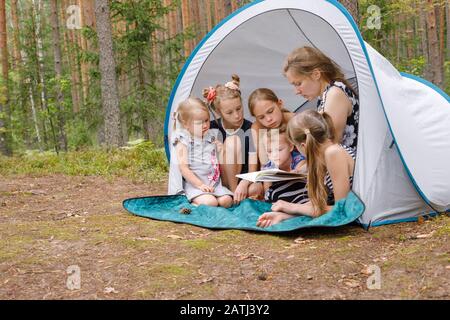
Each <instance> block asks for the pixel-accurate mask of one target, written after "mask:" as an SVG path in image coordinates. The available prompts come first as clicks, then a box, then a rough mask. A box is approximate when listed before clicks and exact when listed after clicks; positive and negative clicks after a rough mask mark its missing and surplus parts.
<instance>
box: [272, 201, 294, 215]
mask: <svg viewBox="0 0 450 320" xmlns="http://www.w3.org/2000/svg"><path fill="white" fill-rule="evenodd" d="M272 210H273V211H278V212H286V213H290V214H298V213H299V212H298V209H297V207H296V204H295V203H290V202H287V201H284V200H278V201H277V202H275V203H274V204H272Z"/></svg>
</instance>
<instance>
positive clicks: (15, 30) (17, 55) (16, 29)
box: [11, 0, 22, 66]
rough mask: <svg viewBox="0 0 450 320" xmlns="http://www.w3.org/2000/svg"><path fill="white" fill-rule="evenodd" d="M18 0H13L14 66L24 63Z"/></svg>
mask: <svg viewBox="0 0 450 320" xmlns="http://www.w3.org/2000/svg"><path fill="white" fill-rule="evenodd" d="M17 1H18V0H11V20H12V24H13V42H14V43H13V53H14V60H13V61H14V63H13V65H14V66H20V65H21V64H22V54H21V52H20V38H19V30H20V28H19V19H18V17H17Z"/></svg>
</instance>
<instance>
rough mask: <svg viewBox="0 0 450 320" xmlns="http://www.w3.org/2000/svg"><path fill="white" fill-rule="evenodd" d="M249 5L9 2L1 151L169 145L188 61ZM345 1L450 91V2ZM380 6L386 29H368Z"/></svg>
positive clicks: (236, 1)
mask: <svg viewBox="0 0 450 320" xmlns="http://www.w3.org/2000/svg"><path fill="white" fill-rule="evenodd" d="M249 2H251V1H244V0H110V1H108V0H49V1H43V0H0V52H1V56H0V60H1V66H2V73H1V81H0V153H1V154H3V155H7V156H9V155H13V154H16V155H20V154H24V153H27V152H30V150H34V151H33V152H44V151H51V152H56V153H58V154H59V153H60V152H61V151H71V150H86V148H87V149H89V148H92V147H93V148H97V147H99V146H100V147H104V146H106V147H108V148H109V149H110V148H111V147H116V146H123V145H126V144H127V142H128V141H136V140H137V139H140V140H139V141H142V139H143V140H145V141H148V142H149V143H151V144H152V146H154V147H155V148H160V147H162V146H163V135H162V134H161V132H162V130H163V126H164V113H165V107H166V104H167V100H168V97H169V95H170V90H171V88H172V86H173V84H174V81H175V80H176V77H177V75H178V73H179V71H180V70H181V68H182V66H183V63H184V62H185V60H186V58H187V57H188V56H189V54H190V53H191V51H192V50H193V49H194V48H195V46H196V44H197V43H199V42H200V40H201V39H202V37H203V36H204V35H205V34H206V33H207V32H208V31H209V30H211V29H212V28H213V27H214V26H215V25H216V24H217V23H218V22H220V21H221V20H222V19H223V18H224V17H226V16H227V15H229V14H230V13H232V12H233V11H235V10H237V9H238V8H240V7H242V6H244V5H246V4H247V3H249ZM341 2H342V3H343V4H344V5H345V6H346V7H347V8H348V9H349V11H350V12H351V13H352V15H353V16H354V18H355V20H356V21H357V23H358V24H359V27H360V30H361V32H362V35H363V37H364V39H365V40H366V41H368V42H369V43H370V44H371V45H372V46H373V47H375V49H377V50H378V51H380V52H381V53H382V54H383V55H384V56H386V57H387V58H388V59H389V60H390V61H391V62H392V63H393V64H394V65H395V66H396V67H397V68H398V69H399V70H400V71H405V72H408V73H412V74H415V75H418V76H421V77H424V78H426V79H428V80H430V81H432V82H433V83H435V84H436V85H437V86H439V87H440V88H442V89H443V90H444V91H446V92H447V93H448V92H450V81H449V78H450V77H449V76H450V34H449V32H448V30H449V25H450V8H449V3H448V1H446V0H397V1H390V0H382V1H367V0H362V1H341ZM373 4H375V5H377V6H378V7H379V8H380V9H381V28H380V29H371V28H369V27H370V24H371V22H373V14H374V13H373V11H371V10H372V9H370V8H369V7H370V6H371V5H373ZM371 19H372V20H371ZM102 79H103V80H102Z"/></svg>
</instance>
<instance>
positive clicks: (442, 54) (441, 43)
mask: <svg viewBox="0 0 450 320" xmlns="http://www.w3.org/2000/svg"><path fill="white" fill-rule="evenodd" d="M437 8H438V10H437V12H438V13H439V14H438V16H439V49H440V61H441V66H442V72H444V60H445V5H444V3H443V2H441V1H439V4H438V6H437Z"/></svg>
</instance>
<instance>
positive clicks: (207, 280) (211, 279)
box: [197, 277, 214, 284]
mask: <svg viewBox="0 0 450 320" xmlns="http://www.w3.org/2000/svg"><path fill="white" fill-rule="evenodd" d="M212 281H214V277H209V278H204V279H202V280H200V281H198V282H197V283H198V284H203V283H208V282H212Z"/></svg>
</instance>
